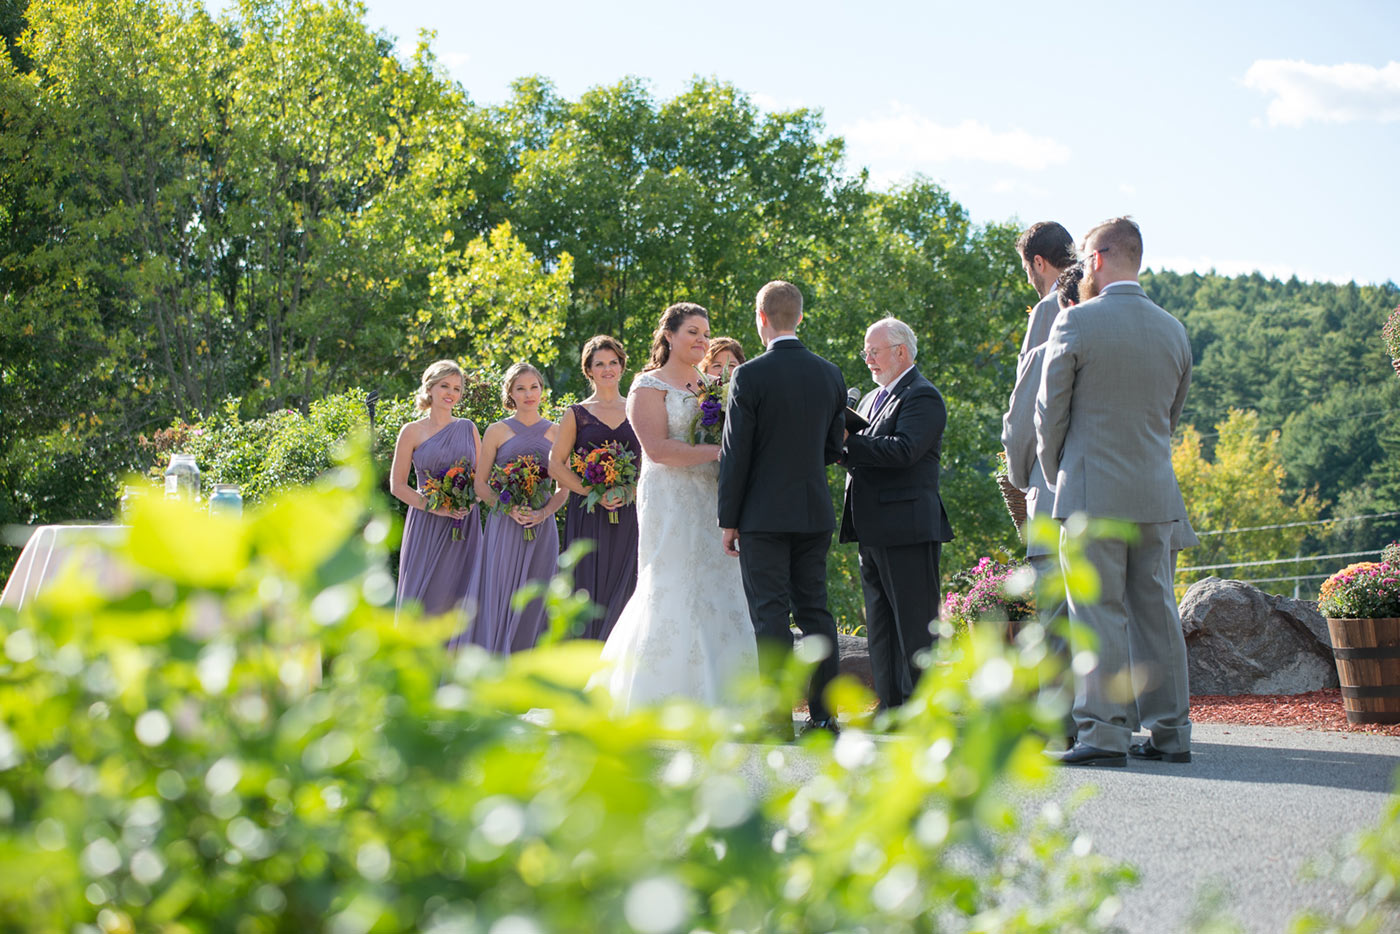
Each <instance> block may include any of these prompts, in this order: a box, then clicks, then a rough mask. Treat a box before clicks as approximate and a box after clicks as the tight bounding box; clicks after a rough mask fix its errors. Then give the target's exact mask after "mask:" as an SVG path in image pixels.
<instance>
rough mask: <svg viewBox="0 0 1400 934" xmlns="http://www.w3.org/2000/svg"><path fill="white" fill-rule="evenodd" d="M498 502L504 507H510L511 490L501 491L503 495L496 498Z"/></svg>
mask: <svg viewBox="0 0 1400 934" xmlns="http://www.w3.org/2000/svg"><path fill="white" fill-rule="evenodd" d="M496 501H497V502H499V503H500V504H501V505H502V506H509V505H510V490H502V491H501V495H500V496H498V497H496Z"/></svg>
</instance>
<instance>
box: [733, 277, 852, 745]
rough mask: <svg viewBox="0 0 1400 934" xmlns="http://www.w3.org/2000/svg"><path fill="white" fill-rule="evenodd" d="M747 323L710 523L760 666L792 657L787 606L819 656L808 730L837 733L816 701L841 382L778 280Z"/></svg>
mask: <svg viewBox="0 0 1400 934" xmlns="http://www.w3.org/2000/svg"><path fill="white" fill-rule="evenodd" d="M755 316H756V319H757V324H758V334H759V337H760V338H762V340H763V343H764V345H765V346H766V347H767V351H766V352H765V353H763V354H761V355H760V356H758V357H755V358H754V359H752V360H750V361H748V362H747V363H745V364H743V365H742V366H740V367H739V368H737V369H736V370H735V371H734V375H733V377H732V380H733V382H732V384H731V385H730V389H729V411H728V415H727V417H726V419H725V423H724V438H723V440H722V441H721V443H720V461H719V525H720V528H722V529H723V530H724V549H725V552H726V553H728V554H730V555H732V556H736V557H738V559H739V567H740V570H741V572H742V574H743V578H744V594H745V596H746V597H747V598H748V604H749V616H750V617H751V618H752V620H753V627H754V632H755V634H756V635H757V637H758V648H759V664H760V667H761V668H765V669H768V670H771V669H772V666H774V665H777V664H781V662H782V660H785V658H786V656H787V654H788V653H790V652H791V651H792V644H793V637H792V628H791V626H790V624H789V611H791V616H792V619H793V620H794V621H795V622H796V623H797V628H798V629H800V630H802V634H803V635H804V636H814V635H815V636H821V637H823V638H824V639H825V640H826V641H827V644H828V649H829V651H828V653H827V656H826V658H825V659H823V660H822V661H821V662H820V663H819V664H818V665H817V669H816V671H815V672H814V673H813V676H812V683H811V685H810V688H809V692H808V702H807V708H808V710H809V711H810V712H811V721H810V724H809V725H810V726H814V727H819V728H823V729H828V730H831V731H832V732H835V730H836V720H835V717H834V715H833V714H832V712H831V710H830V708H829V707H828V706H827V703H826V698H825V696H824V694H825V691H826V686H827V684H829V683H830V681H831V679H832V678H834V677H835V676H836V672H837V658H836V621H835V620H834V619H833V618H832V616H831V612H830V611H829V610H828V609H827V606H826V553H827V550H828V549H829V548H830V547H831V533H832V531H833V530H834V529H835V528H836V514H835V511H834V510H833V509H832V506H831V492H830V490H829V488H828V487H827V481H826V465H827V464H833V463H835V462H836V460H837V458H838V457H839V456H840V454H841V436H842V432H843V429H844V426H845V412H846V381H845V379H844V378H843V377H842V376H841V371H840V370H839V369H837V367H836V366H835V364H832V363H830V362H828V361H826V360H824V359H822V358H821V357H819V356H817V355H816V354H814V353H812V352H811V351H810V350H808V349H807V348H806V347H804V346H803V345H802V342H801V341H799V340H798V339H797V333H796V332H797V325H798V324H799V323H800V322H801V321H802V292H801V291H799V290H798V288H797V286H795V285H793V284H792V283H790V282H782V281H775V282H770V283H768V284H767V285H765V286H764V287H763V288H762V289H760V290H759V292H758V298H757V301H756V310H755Z"/></svg>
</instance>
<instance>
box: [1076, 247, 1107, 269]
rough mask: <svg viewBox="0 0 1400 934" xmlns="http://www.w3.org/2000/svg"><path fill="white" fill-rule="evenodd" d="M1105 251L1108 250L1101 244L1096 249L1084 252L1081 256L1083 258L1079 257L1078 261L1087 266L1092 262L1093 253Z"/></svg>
mask: <svg viewBox="0 0 1400 934" xmlns="http://www.w3.org/2000/svg"><path fill="white" fill-rule="evenodd" d="M1107 252H1108V247H1106V246H1101V247H1099V248H1098V249H1097V250H1090V251H1089V252H1087V253H1085V254H1084V256H1083V258H1082V259H1080V260H1079V261H1080V262H1081V263H1083V264H1084V265H1085V266H1088V265H1091V264H1092V263H1093V262H1094V254H1095V253H1107Z"/></svg>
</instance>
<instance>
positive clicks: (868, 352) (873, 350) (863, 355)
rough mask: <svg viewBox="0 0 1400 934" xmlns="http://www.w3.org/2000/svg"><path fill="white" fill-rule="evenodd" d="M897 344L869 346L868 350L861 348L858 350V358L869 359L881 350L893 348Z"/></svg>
mask: <svg viewBox="0 0 1400 934" xmlns="http://www.w3.org/2000/svg"><path fill="white" fill-rule="evenodd" d="M898 346H899V345H898V344H886V345H885V346H883V347H871V348H869V349H868V350H862V351H861V352H860V359H862V360H869V359H871V358H872V357H874V356H875V355H876V354H878V353H879V352H880V351H882V350H892V349H893V348H895V347H898Z"/></svg>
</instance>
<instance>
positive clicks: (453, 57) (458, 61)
mask: <svg viewBox="0 0 1400 934" xmlns="http://www.w3.org/2000/svg"><path fill="white" fill-rule="evenodd" d="M471 60H472V57H471V55H470V54H469V53H467V52H448V53H447V54H446V55H443V56H442V57H441V58H439V59H438V61H440V62H442V63H443V64H444V65H446V66H447V70H448V71H456V70H457V69H458V68H461V67H462V66H464V65H466V64H467V62H469V61H471Z"/></svg>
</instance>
